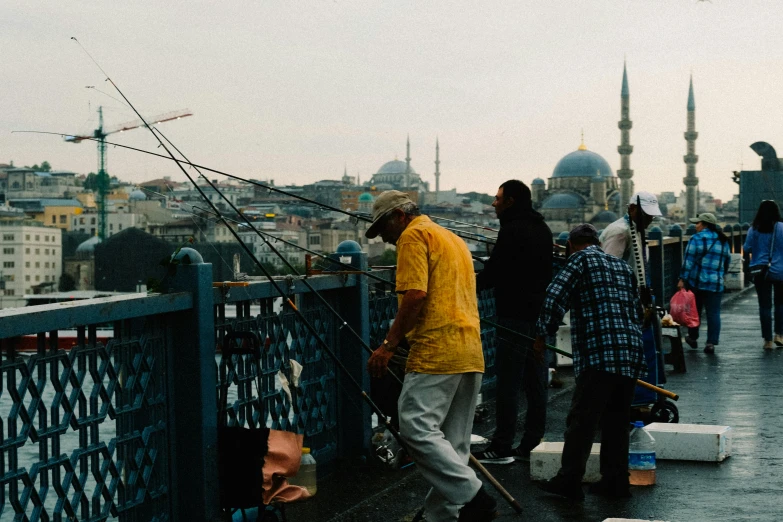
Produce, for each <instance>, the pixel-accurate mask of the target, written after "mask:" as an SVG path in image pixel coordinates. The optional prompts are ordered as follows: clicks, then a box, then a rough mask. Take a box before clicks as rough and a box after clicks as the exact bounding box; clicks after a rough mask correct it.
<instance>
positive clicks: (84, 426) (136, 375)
mask: <svg viewBox="0 0 783 522" xmlns="http://www.w3.org/2000/svg"><path fill="white" fill-rule="evenodd" d="M51 337H52V335H51V334H50V338H51ZM163 339H164V336H163V335H162V333H161V332H158V333H157V334H156V335H154V336H149V337H140V338H133V339H111V340H110V341H109V342H108V343H107V344H106V345H104V344H103V343H100V342H91V343H87V342H86V341H85V340H84V336H82V338H81V339H80V341H79V344H77V345H76V346H74V347H73V348H71V349H70V350H68V351H64V350H60V349H53V350H52V349H50V350H46V347H47V345H48V344H51V345H56V332H55V336H54V341H55V342H54V343H50V341H51V339H46V338H45V337H44V336H43V335H41V336H40V337H39V340H40V341H39V346H40V348H39V350H38V352H36V353H34V354H33V355H30V356H27V355H18V354H15V353H9V354H4V358H3V360H2V361H1V362H0V383H1V385H0V412H1V414H2V418H1V419H0V421H2V423H1V424H0V521H3V522H5V521H11V520H14V521H17V520H19V521H26V520H68V521H82V520H90V521H93V520H94V521H100V520H112V519H117V518H119V519H120V520H123V521H126V520H127V521H152V520H159V521H163V520H167V519H168V512H169V506H168V462H167V447H168V439H167V438H168V433H167V427H166V415H167V412H166V395H165V392H166V388H165V386H166V378H165V366H166V364H165V359H166V351H165V345H164V341H163Z"/></svg>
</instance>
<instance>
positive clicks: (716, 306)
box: [688, 290, 723, 345]
mask: <svg viewBox="0 0 783 522" xmlns="http://www.w3.org/2000/svg"><path fill="white" fill-rule="evenodd" d="M693 293H694V295H695V296H696V309H697V310H698V311H699V315H701V311H702V309H703V308H706V309H707V344H714V345H717V344H718V342H719V341H720V301H721V299H722V298H723V292H707V291H706V290H694V291H693ZM699 326H701V324H699ZM688 337H690V338H691V339H693V340H694V341H695V340H696V339H698V338H699V327H698V326H697V327H696V328H688Z"/></svg>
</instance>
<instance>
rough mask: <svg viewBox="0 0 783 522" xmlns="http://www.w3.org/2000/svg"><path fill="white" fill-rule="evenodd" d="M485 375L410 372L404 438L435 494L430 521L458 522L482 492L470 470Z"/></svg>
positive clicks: (428, 509)
mask: <svg viewBox="0 0 783 522" xmlns="http://www.w3.org/2000/svg"><path fill="white" fill-rule="evenodd" d="M481 377H482V374H480V373H458V374H453V375H431V374H425V373H408V374H406V375H405V381H404V383H403V385H402V393H401V394H400V399H399V402H398V406H399V414H400V434H401V435H402V437H403V439H404V440H405V442H406V443H407V445H408V448H409V450H410V452H411V457H413V460H414V462H416V465H417V467H418V469H419V472H421V474H422V476H423V477H424V478H425V480H426V481H427V482H429V483H430V485H431V486H432V489H430V491H429V493H428V494H427V498H426V500H425V501H424V512H425V514H426V516H427V520H428V521H429V522H446V521H455V520H457V517H458V516H459V510H460V508H461V507H462V506H463V505H464V504H467V503H468V502H469V501H470V500H471V499H473V497H474V496H476V493H477V492H478V490H479V489H480V488H481V481H480V480H479V479H478V477H476V473H475V472H474V471H473V470H472V469H471V468H470V467H468V459H469V458H470V433H471V430H472V429H473V414H474V413H475V410H476V399H477V396H478V392H479V390H480V388H481Z"/></svg>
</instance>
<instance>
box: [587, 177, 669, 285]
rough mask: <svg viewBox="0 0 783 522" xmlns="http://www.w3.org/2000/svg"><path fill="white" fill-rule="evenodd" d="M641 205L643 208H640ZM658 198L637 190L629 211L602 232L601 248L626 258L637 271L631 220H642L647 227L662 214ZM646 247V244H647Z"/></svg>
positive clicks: (635, 221)
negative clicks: (632, 247) (632, 246)
mask: <svg viewBox="0 0 783 522" xmlns="http://www.w3.org/2000/svg"><path fill="white" fill-rule="evenodd" d="M639 207H641V208H639ZM661 215H662V213H661V209H660V207H658V198H656V197H655V195H654V194H652V193H650V192H637V193H636V194H634V195H633V196H632V197H631V201H629V202H628V212H627V213H626V214H625V216H623V217H621V218H620V219H618V220H617V221H615V222H614V223H612V224H610V225H609V226H608V227H606V229H604V231H603V232H602V233H601V237H600V240H601V248H603V250H604V252H606V253H607V254H611V255H613V256H615V257H619V258H622V259H624V260H625V261H627V262H628V265H630V267H631V270H633V271H634V273H636V260H635V258H634V256H633V253H632V251H631V220H633V222H634V223H639V222H641V224H642V226H643V227H644V228H645V229H646V228H647V227H649V226H650V223H652V220H653V218H655V217H657V216H661ZM645 248H646V245H645Z"/></svg>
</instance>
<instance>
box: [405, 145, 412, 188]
mask: <svg viewBox="0 0 783 522" xmlns="http://www.w3.org/2000/svg"><path fill="white" fill-rule="evenodd" d="M405 147H406V148H405V151H406V152H405V188H406V189H408V188H410V184H411V180H410V174H411V136H410V134H409V135H408V140H407V142H406V145H405Z"/></svg>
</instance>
